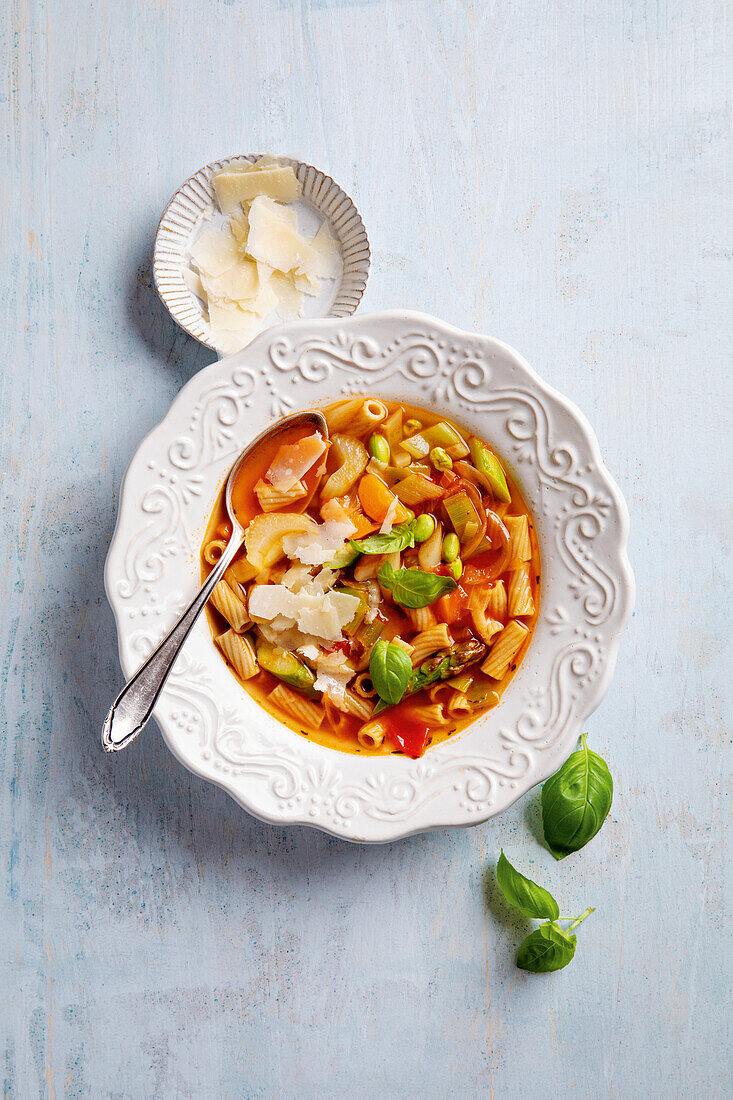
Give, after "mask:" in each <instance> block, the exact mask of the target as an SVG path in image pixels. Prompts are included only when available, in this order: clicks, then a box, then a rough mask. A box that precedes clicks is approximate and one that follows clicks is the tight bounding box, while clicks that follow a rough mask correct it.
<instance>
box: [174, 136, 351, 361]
mask: <svg viewBox="0 0 733 1100" xmlns="http://www.w3.org/2000/svg"><path fill="white" fill-rule="evenodd" d="M211 182H212V185H213V188H214V192H215V195H216V200H217V205H218V213H215V214H214V215H212V217H210V218H209V219H207V220H206V221H204V223H203V226H202V227H201V229H200V231H199V232H198V234H197V235H196V237H195V239H194V240H193V242H192V244H191V246H190V249H189V257H188V258H189V263H188V266H187V267H186V268H184V272H183V275H184V281H185V283H186V285H187V287H188V289H189V290H190V291H191V292H192V293H193V294H195V295H196V297H197V298H198V299H199V300H200V301H201V303H202V308H203V309H204V310H205V312H206V314H207V317H208V321H209V324H210V327H211V339H212V342H213V343H214V345H215V347H216V348H217V350H218V351H220V352H222V353H223V354H232V353H233V352H235V351H239V350H240V349H241V348H243V347H244V346H245V345H246V344H248V343H249V342H250V340H252V339H253V338H254V337H255V336H256V335H257V334H258V333H259V332H262V331H263V330H264V329H266V328H269V327H270V326H271V325H273V324H276V323H278V322H281V321H290V320H294V319H295V318H297V317H301V316H303V312H304V299H305V298H306V297H309V298H315V297H316V296H317V295H318V294H319V293H320V292H321V289H322V286H323V285H324V283H333V282H334V281H335V280H336V279H338V278H339V277H340V275H341V271H342V257H341V249H340V246H339V243H338V241H337V240H336V239H335V238H334V237H333V236H332V235H331V233H330V230H329V227H328V224H327V223H326V221H325V220H323V221H321V220H320V219H317V215H316V214H315V212H314V211H313V210H312V209H311V208H306V206H305V204H304V203H302V202H301V201H300V199H301V194H302V188H301V184H300V182H299V180H298V178H297V176H296V174H295V172H294V170H293V168H292V166H291V165H289V164H283V163H281V162H279V161H278V159H277V158H276V157H271V156H264V157H260V158H259V159H258V160H256V161H254V163H249V162H245V163H243V164H238V165H235V166H229V167H227V168H224V169H221V170H220V171H218V172H215V173H214V175H213V176H212V178H211ZM314 219H317V220H318V223H319V224H317V225H315V226H314V224H313V221H314Z"/></svg>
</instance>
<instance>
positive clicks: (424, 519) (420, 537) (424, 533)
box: [412, 512, 435, 542]
mask: <svg viewBox="0 0 733 1100" xmlns="http://www.w3.org/2000/svg"><path fill="white" fill-rule="evenodd" d="M434 530H435V517H434V516H431V515H430V513H429V512H424V513H423V515H421V516H418V517H417V519H416V520H415V526H414V527H413V529H412V533H413V535H414V536H415V542H427V540H428V539H429V538H430V536H431V535H432V533H433V531H434Z"/></svg>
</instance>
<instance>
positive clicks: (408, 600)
mask: <svg viewBox="0 0 733 1100" xmlns="http://www.w3.org/2000/svg"><path fill="white" fill-rule="evenodd" d="M377 576H378V577H379V582H380V584H382V585H384V587H385V588H386V589H388V591H390V592H391V593H392V598H393V599H394V602H395V603H396V604H399V606H400V607H409V608H411V609H415V608H419V607H428V606H429V605H430V604H431V603H435V601H436V600H437V599H439V598H440V597H441V596H443V595H445V593H446V592H452V591H453V589H454V588H455V587H456V582H455V580H454V579H453V577H441V576H440V575H439V574H437V573H425V572H423V570H422V569H393V568H392V566H391V565H390V563H389V562H385V563H384V565H383V566H382V568H381V569H380V570H379V573H378V574H377Z"/></svg>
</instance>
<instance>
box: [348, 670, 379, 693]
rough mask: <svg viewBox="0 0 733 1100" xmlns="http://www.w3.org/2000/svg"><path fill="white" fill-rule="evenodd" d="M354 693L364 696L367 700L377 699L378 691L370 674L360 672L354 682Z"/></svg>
mask: <svg viewBox="0 0 733 1100" xmlns="http://www.w3.org/2000/svg"><path fill="white" fill-rule="evenodd" d="M354 691H355V692H356V694H357V695H362V696H363V697H364V698H365V699H373V698H374V697H375V695H376V694H377V690H376V688H375V687H374V684H373V683H372V678H371V676H370V675H369V673H368V672H360V673H359V674H358V676H357V677H356V679H355V680H354Z"/></svg>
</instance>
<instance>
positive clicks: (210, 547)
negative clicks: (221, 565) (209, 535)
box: [204, 539, 227, 565]
mask: <svg viewBox="0 0 733 1100" xmlns="http://www.w3.org/2000/svg"><path fill="white" fill-rule="evenodd" d="M226 548H227V544H226V540H225V539H212V541H211V542H207V543H206V546H205V547H204V561H205V562H208V564H209V565H216V563H217V562H218V560H219V558H220V557H221V556H222V554H223V553H224V551H225V550H226Z"/></svg>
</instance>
